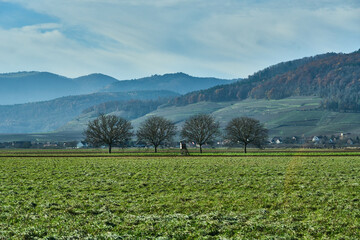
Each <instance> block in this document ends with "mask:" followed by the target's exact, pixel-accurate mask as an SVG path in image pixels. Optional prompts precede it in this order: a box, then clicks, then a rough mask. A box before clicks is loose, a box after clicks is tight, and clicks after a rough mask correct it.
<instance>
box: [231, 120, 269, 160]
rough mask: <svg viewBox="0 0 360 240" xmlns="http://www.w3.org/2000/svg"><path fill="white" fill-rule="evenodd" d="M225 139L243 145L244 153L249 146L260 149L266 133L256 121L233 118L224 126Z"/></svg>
mask: <svg viewBox="0 0 360 240" xmlns="http://www.w3.org/2000/svg"><path fill="white" fill-rule="evenodd" d="M225 131H226V138H227V139H228V140H230V142H232V143H235V144H236V143H240V144H242V145H244V152H245V153H246V147H247V145H249V144H252V145H255V146H257V147H261V146H262V145H263V144H264V142H265V141H266V139H267V137H268V135H267V133H268V131H267V129H266V128H264V127H263V126H262V125H261V124H260V122H259V121H258V120H256V119H253V118H249V117H237V118H233V119H232V120H231V121H230V122H229V123H228V124H227V126H226V128H225Z"/></svg>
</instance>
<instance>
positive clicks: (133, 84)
mask: <svg viewBox="0 0 360 240" xmlns="http://www.w3.org/2000/svg"><path fill="white" fill-rule="evenodd" d="M233 81H236V80H224V79H217V78H198V77H192V76H189V75H187V74H184V73H174V74H165V75H154V76H151V77H146V78H141V79H133V80H123V81H119V80H117V79H115V78H113V77H110V76H107V75H104V74H99V73H97V74H90V75H87V76H82V77H78V78H67V77H64V76H60V75H56V74H53V73H48V72H18V73H6V74H0V86H1V88H0V105H11V104H20V103H29V102H38V101H46V100H51V99H55V98H59V97H64V96H70V95H82V94H90V93H95V92H129V91H141V90H146V91H148V90H167V91H173V92H176V93H180V94H184V93H188V92H192V91H196V90H200V89H206V88H209V87H213V86H216V85H220V84H227V83H231V82H233Z"/></svg>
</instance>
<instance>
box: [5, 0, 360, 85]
mask: <svg viewBox="0 0 360 240" xmlns="http://www.w3.org/2000/svg"><path fill="white" fill-rule="evenodd" d="M359 48H360V1H358V0H317V1H313V0H311V1H310V0H302V1H300V0H299V1H295V0H293V1H289V0H267V1H264V0H256V1H254V0H243V1H242V0H221V1H220V0H152V1H149V0H31V1H29V0H11V1H10V0H0V54H1V57H0V72H2V73H4V72H16V71H33V70H34V71H49V72H54V73H57V74H61V75H64V76H68V77H77V76H81V75H86V74H90V73H94V72H100V73H104V74H108V75H111V76H113V77H116V78H118V79H120V80H121V79H132V78H138V77H144V76H148V75H153V74H164V73H170V72H185V73H188V74H191V75H194V76H214V77H219V78H239V77H247V76H248V75H250V74H252V73H254V72H255V71H258V70H261V69H263V68H265V67H268V66H270V65H273V64H276V63H279V62H282V61H288V60H293V59H297V58H302V57H305V56H313V55H316V54H321V53H326V52H344V53H349V52H353V51H356V50H358V49H359Z"/></svg>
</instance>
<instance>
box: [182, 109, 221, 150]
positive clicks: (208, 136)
mask: <svg viewBox="0 0 360 240" xmlns="http://www.w3.org/2000/svg"><path fill="white" fill-rule="evenodd" d="M219 129H220V124H219V122H216V121H215V119H214V117H212V116H210V115H208V114H198V115H195V116H192V117H190V118H189V119H188V120H186V121H185V124H184V126H183V128H182V130H181V137H182V138H185V139H186V140H187V141H191V142H196V144H198V145H199V146H200V153H202V145H204V144H205V143H207V142H209V141H212V140H214V138H215V137H216V136H218V135H219V134H220V130H219Z"/></svg>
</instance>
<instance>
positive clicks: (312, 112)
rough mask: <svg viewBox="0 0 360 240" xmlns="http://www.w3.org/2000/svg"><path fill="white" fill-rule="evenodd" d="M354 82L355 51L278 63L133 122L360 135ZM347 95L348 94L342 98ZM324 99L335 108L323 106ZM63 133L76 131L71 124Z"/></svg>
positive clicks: (358, 70)
mask: <svg viewBox="0 0 360 240" xmlns="http://www.w3.org/2000/svg"><path fill="white" fill-rule="evenodd" d="M359 80H360V52H359V51H357V52H354V53H351V54H335V53H328V54H323V55H318V56H315V57H308V58H303V59H299V60H294V61H290V62H284V63H280V64H277V65H274V66H271V67H269V68H266V69H264V70H262V71H259V72H257V73H255V74H254V75H252V76H250V77H249V78H248V79H244V80H242V81H239V82H235V83H232V84H229V85H221V86H216V87H212V88H210V89H206V90H200V91H195V92H191V93H188V94H185V95H183V96H179V97H175V98H172V99H171V100H170V101H169V102H168V103H167V104H164V105H162V106H159V107H158V108H157V109H156V110H155V111H153V112H150V113H148V114H146V115H144V116H142V117H140V118H137V119H134V120H133V121H132V122H133V124H134V125H135V127H136V126H138V125H139V123H141V122H142V121H143V120H144V119H145V118H146V117H148V116H150V115H160V116H164V117H167V118H169V119H171V120H172V121H174V122H176V123H177V124H178V126H181V124H182V123H183V122H184V121H185V120H186V119H187V118H188V117H189V116H191V115H193V114H196V113H209V114H213V115H214V116H215V117H216V118H217V119H218V120H220V122H221V123H222V125H223V126H224V125H225V124H226V122H227V121H229V120H230V119H231V118H233V117H234V116H250V117H254V118H256V119H259V120H261V121H262V122H263V123H264V124H265V125H266V127H268V128H269V129H270V135H280V136H291V135H303V134H334V133H339V132H352V133H355V134H360V114H359V113H357V111H358V108H357V106H358V105H357V104H359V102H358V99H360V97H359V96H358V95H359V94H360V91H358V90H357V89H359V86H360V81H359ZM349 92H351V93H352V94H353V95H351V94H348V95H346V94H347V93H349ZM329 100H334V101H338V103H339V104H337V105H336V106H337V107H336V108H333V109H331V108H328V106H327V105H326V103H327V102H328V101H329ZM340 103H341V104H340ZM107 110H108V111H105V112H107V113H115V114H118V113H117V112H116V111H113V109H111V108H108V109H107ZM344 112H346V113H344ZM90 115H91V114H90V113H89V112H88V113H87V114H83V115H81V116H79V118H78V120H79V121H80V122H81V121H82V122H83V123H85V122H86V121H88V120H89V118H88V117H89V116H90ZM118 115H119V114H118ZM120 115H121V114H120ZM70 126H71V127H70ZM83 126H84V124H83ZM63 129H68V130H70V129H73V130H74V129H76V127H75V125H74V122H71V124H70V125H69V124H68V125H67V127H66V126H65V127H64V128H63Z"/></svg>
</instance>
